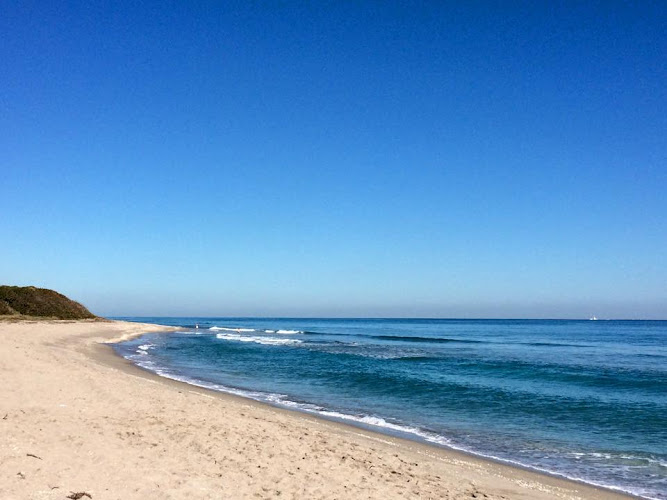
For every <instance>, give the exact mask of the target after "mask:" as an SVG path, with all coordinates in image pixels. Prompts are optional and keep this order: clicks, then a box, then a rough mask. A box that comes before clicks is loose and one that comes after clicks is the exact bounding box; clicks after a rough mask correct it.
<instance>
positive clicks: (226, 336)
mask: <svg viewBox="0 0 667 500" xmlns="http://www.w3.org/2000/svg"><path fill="white" fill-rule="evenodd" d="M215 337H216V338H218V339H220V340H235V341H238V342H254V343H256V344H263V345H283V344H300V343H301V340H296V339H279V338H275V337H255V336H251V335H234V334H230V333H218V334H217V335H216V336H215Z"/></svg>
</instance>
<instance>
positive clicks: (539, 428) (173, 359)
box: [116, 318, 667, 499]
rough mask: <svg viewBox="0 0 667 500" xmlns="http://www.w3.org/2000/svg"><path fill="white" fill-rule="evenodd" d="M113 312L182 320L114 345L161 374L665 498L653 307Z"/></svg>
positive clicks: (664, 378) (664, 334)
mask: <svg viewBox="0 0 667 500" xmlns="http://www.w3.org/2000/svg"><path fill="white" fill-rule="evenodd" d="M119 319H121V318H119ZM122 319H126V320H137V321H144V322H153V323H159V324H164V325H176V326H179V327H182V330H181V331H180V332H178V333H169V334H149V335H145V336H143V337H141V338H138V339H134V340H132V341H129V342H125V343H123V344H120V345H118V346H116V349H117V351H118V352H119V353H120V354H121V355H123V356H125V357H127V358H129V359H131V360H133V361H134V362H136V363H137V364H139V365H140V366H142V367H144V368H146V369H149V370H152V371H155V372H157V373H160V374H162V375H164V376H168V377H172V378H176V379H180V380H184V381H187V382H190V383H194V384H197V385H201V386H205V387H210V388H213V389H217V390H221V391H226V392H233V393H236V394H241V395H244V396H247V397H252V398H254V399H258V400H261V401H266V402H269V403H272V404H278V405H281V406H287V407H291V408H297V409H300V410H302V411H308V412H314V413H319V414H322V415H324V416H326V417H329V418H334V419H340V420H346V421H349V422H351V423H355V424H356V425H361V426H365V427H369V428H372V429H375V430H379V431H382V432H388V433H392V434H397V435H401V436H404V437H411V438H413V439H419V440H423V441H427V442H431V443H434V444H439V445H445V446H450V447H454V448H459V449H464V450H467V451H470V452H473V453H477V454H481V455H484V456H488V457H495V458H497V459H501V460H505V461H510V462H513V463H518V464H522V465H524V466H528V467H532V468H536V469H539V470H543V471H548V472H551V473H554V474H560V475H564V476H567V477H570V478H574V479H579V480H583V481H586V482H589V483H594V484H599V485H605V486H608V487H614V488H620V489H622V490H625V491H628V492H632V493H634V494H637V495H641V496H645V497H649V498H659V499H667V321H555V320H550V321H541V320H415V319H405V320H396V319H390V320H384V319H349V320H347V319H346V320H341V319H271V318H261V319H257V318H122ZM197 325H198V326H199V328H195V327H196V326H197Z"/></svg>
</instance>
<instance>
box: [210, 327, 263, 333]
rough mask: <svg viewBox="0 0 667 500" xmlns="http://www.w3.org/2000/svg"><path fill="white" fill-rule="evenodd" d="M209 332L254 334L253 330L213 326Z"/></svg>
mask: <svg viewBox="0 0 667 500" xmlns="http://www.w3.org/2000/svg"><path fill="white" fill-rule="evenodd" d="M209 330H213V331H214V332H215V331H221V330H222V331H225V332H254V331H256V330H253V329H252V328H228V327H225V326H212V327H211V328H209Z"/></svg>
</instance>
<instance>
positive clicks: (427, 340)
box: [369, 335, 487, 344]
mask: <svg viewBox="0 0 667 500" xmlns="http://www.w3.org/2000/svg"><path fill="white" fill-rule="evenodd" d="M369 337H370V338H372V339H378V340H390V341H394V342H425V343H434V344H446V343H449V342H460V343H462V344H486V343H487V342H485V341H483V340H470V339H452V338H445V337H412V336H401V335H369Z"/></svg>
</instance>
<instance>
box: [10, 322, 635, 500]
mask: <svg viewBox="0 0 667 500" xmlns="http://www.w3.org/2000/svg"><path fill="white" fill-rule="evenodd" d="M163 330H164V331H166V330H168V328H167V327H161V326H157V325H145V324H138V323H125V322H117V321H113V322H112V321H109V322H106V321H81V322H67V321H50V322H47V321H43V322H17V323H11V322H0V339H1V341H2V344H1V347H0V374H1V376H2V386H1V388H0V498H2V499H65V498H67V497H68V496H70V497H74V498H76V495H73V494H76V493H87V494H88V495H89V496H82V497H81V498H84V499H85V498H89V497H90V498H93V499H124V500H130V499H147V498H150V499H153V498H172V499H181V498H192V499H199V498H202V499H204V498H207V499H208V498H211V499H212V498H216V499H217V498H277V497H280V498H299V499H300V498H304V499H311V498H327V499H334V498H338V499H345V498H351V499H361V498H373V499H388V498H423V499H428V498H433V499H435V498H449V499H458V498H488V499H547V498H562V499H603V498H605V499H613V498H628V497H626V496H624V495H619V494H615V493H613V492H610V491H606V490H600V489H596V488H593V487H589V486H586V485H582V484H579V483H575V482H571V481H567V480H561V479H558V478H554V477H550V476H546V475H542V474H538V473H534V472H531V471H526V470H523V469H519V468H514V467H509V466H506V465H504V464H499V463H495V462H491V461H486V460H481V459H478V458H476V457H472V456H469V455H466V454H463V453H458V452H456V451H450V450H445V449H441V448H437V447H431V446H426V445H421V444H419V443H414V442H411V441H406V440H402V439H397V438H392V437H387V436H384V435H382V434H376V433H372V432H368V431H364V430H360V429H357V428H355V427H351V426H347V425H343V424H338V423H335V422H330V421H327V420H322V419H318V418H315V417H311V416H309V415H304V414H300V413H297V412H292V411H288V410H282V409H278V408H273V407H270V406H267V405H264V404H260V403H256V402H254V401H250V400H245V399H242V398H238V397H234V396H230V395H225V394H219V393H214V392H212V391H208V390H205V389H199V388H195V387H192V386H188V385H186V384H182V383H179V382H175V381H171V380H167V379H162V378H160V377H157V376H155V375H152V374H150V373H147V372H145V371H143V370H140V369H139V368H137V367H134V366H133V365H131V364H130V363H128V362H127V361H125V360H124V359H122V358H120V357H118V356H116V355H115V354H114V353H113V350H112V349H111V347H110V346H109V345H107V344H105V343H108V342H110V341H114V340H118V339H122V338H128V337H129V336H132V335H137V334H141V333H145V332H155V331H163Z"/></svg>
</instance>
